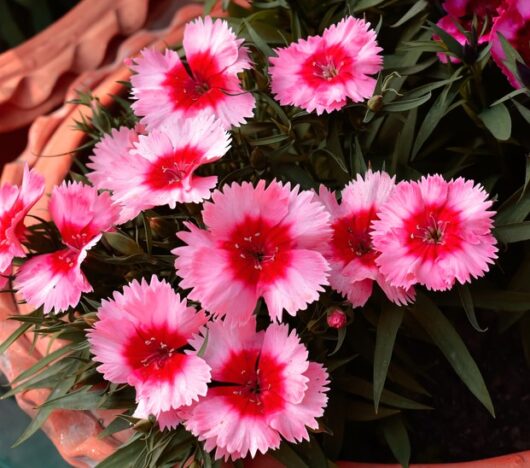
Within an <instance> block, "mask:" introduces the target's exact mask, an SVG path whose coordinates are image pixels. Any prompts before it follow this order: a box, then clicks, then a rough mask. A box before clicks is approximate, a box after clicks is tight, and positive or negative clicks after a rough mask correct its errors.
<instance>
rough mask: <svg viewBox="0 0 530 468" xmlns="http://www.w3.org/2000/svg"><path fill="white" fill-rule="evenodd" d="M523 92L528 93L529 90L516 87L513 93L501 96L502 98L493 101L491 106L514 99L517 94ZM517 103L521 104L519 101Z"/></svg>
mask: <svg viewBox="0 0 530 468" xmlns="http://www.w3.org/2000/svg"><path fill="white" fill-rule="evenodd" d="M523 93H524V94H527V95H528V90H527V89H526V88H520V89H516V90H514V91H512V92H511V93H508V94H506V95H505V96H503V97H501V98H500V99H497V100H496V101H495V102H493V103H491V104H490V107H494V106H496V105H497V104H500V103H501V102H505V101H507V100H508V99H512V98H514V97H515V96H519V94H523ZM513 102H514V104H515V103H516V102H517V101H515V100H514V101H513ZM517 104H519V103H517Z"/></svg>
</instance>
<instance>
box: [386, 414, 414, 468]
mask: <svg viewBox="0 0 530 468" xmlns="http://www.w3.org/2000/svg"><path fill="white" fill-rule="evenodd" d="M381 425H382V429H383V436H384V438H385V440H386V443H387V444H388V446H389V447H390V450H391V451H392V453H393V455H394V457H396V460H397V461H398V462H399V463H400V464H401V466H402V467H404V468H408V466H409V462H410V440H409V435H408V433H407V429H406V427H405V424H403V419H402V418H401V416H400V415H397V416H392V417H390V418H387V419H385V420H384V421H382V423H381Z"/></svg>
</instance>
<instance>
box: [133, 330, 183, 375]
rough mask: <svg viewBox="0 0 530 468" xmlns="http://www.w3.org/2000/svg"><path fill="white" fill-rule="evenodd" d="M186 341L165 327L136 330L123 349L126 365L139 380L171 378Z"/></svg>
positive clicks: (180, 363) (180, 358) (180, 359)
mask: <svg viewBox="0 0 530 468" xmlns="http://www.w3.org/2000/svg"><path fill="white" fill-rule="evenodd" d="M186 344H187V341H186V339H185V338H184V337H182V336H181V335H180V334H179V333H177V332H175V331H169V330H168V329H167V328H166V327H159V328H155V327H152V328H149V329H137V330H136V334H134V335H133V336H131V337H130V338H129V341H128V343H127V344H126V346H125V349H124V355H125V358H126V360H127V362H128V364H129V365H130V366H131V367H132V368H133V369H134V371H135V373H136V374H137V375H138V376H139V377H141V378H142V379H145V380H147V379H157V380H172V378H173V376H174V375H175V373H176V372H178V371H179V370H180V369H181V367H182V363H183V360H184V358H185V355H184V354H182V352H181V351H182V348H183V347H184V346H186Z"/></svg>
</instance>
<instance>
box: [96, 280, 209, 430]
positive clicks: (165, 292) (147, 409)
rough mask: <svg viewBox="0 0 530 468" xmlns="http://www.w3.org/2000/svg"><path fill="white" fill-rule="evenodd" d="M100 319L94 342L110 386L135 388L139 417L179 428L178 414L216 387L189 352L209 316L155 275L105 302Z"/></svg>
mask: <svg viewBox="0 0 530 468" xmlns="http://www.w3.org/2000/svg"><path fill="white" fill-rule="evenodd" d="M97 315H98V321H97V322H96V323H95V325H94V328H93V329H92V330H90V331H89V333H88V341H89V342H90V346H91V351H92V353H93V354H94V359H95V360H96V361H97V362H100V363H101V364H100V365H99V366H98V370H99V371H100V372H101V373H102V374H103V375H104V377H105V379H106V380H108V381H110V382H114V383H119V384H122V383H126V384H129V385H131V386H133V387H135V389H136V399H137V401H138V408H137V410H136V416H138V417H147V416H148V415H154V416H155V417H160V415H163V416H162V419H163V421H166V420H165V419H164V417H166V416H169V419H167V427H171V426H174V425H176V424H178V421H179V419H180V418H179V417H178V416H177V414H178V413H174V411H173V410H177V409H178V408H180V407H182V406H187V405H190V404H191V403H193V401H196V400H197V399H198V398H199V397H200V396H204V395H206V392H207V390H208V382H210V366H209V365H208V364H207V363H206V362H205V361H204V360H203V359H202V358H200V357H199V356H197V354H196V353H193V352H189V351H185V350H184V348H186V347H187V346H188V345H189V344H190V342H191V340H192V337H193V336H194V335H195V334H197V333H198V332H199V329H200V328H201V327H202V326H203V325H204V324H205V322H206V320H207V318H206V315H205V314H204V312H202V311H201V312H197V311H196V310H195V309H194V308H193V307H188V306H187V305H186V302H185V300H181V298H180V296H179V295H178V294H176V293H175V291H174V290H173V288H171V286H170V284H169V283H167V282H166V281H163V280H162V281H161V280H159V279H158V278H157V277H156V276H154V275H153V277H152V278H151V280H150V282H149V283H148V282H147V281H146V280H145V279H144V280H142V281H141V282H138V281H136V280H135V281H132V282H131V283H129V284H128V285H127V286H125V287H124V288H123V293H120V292H115V293H114V295H113V297H112V299H109V300H104V301H102V303H101V307H100V308H99V310H98V313H97ZM164 424H165V423H164Z"/></svg>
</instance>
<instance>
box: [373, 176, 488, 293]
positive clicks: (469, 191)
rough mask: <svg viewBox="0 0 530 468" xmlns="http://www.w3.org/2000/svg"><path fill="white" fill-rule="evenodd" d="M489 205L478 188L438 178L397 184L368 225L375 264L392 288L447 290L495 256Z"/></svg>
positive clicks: (478, 271) (479, 271)
mask: <svg viewBox="0 0 530 468" xmlns="http://www.w3.org/2000/svg"><path fill="white" fill-rule="evenodd" d="M491 204H492V203H491V201H488V200H487V194H486V193H485V191H484V189H483V188H482V187H480V186H478V185H477V186H474V184H473V182H472V181H467V180H464V179H462V178H458V179H456V180H451V181H449V182H446V181H445V180H444V179H443V178H442V177H441V176H438V175H434V176H428V177H423V178H422V179H421V180H420V181H418V182H401V183H400V184H398V186H397V187H396V189H395V190H394V192H393V194H392V195H391V196H390V198H389V199H388V201H387V203H386V204H385V205H384V206H383V207H382V208H381V211H380V213H379V220H376V221H374V222H373V227H374V231H373V232H372V239H373V245H374V247H375V249H376V250H378V251H379V252H380V255H379V256H378V257H377V258H376V263H377V264H378V265H379V268H380V270H381V271H382V272H383V274H385V276H386V277H387V279H388V281H389V283H390V284H391V285H393V286H400V287H410V286H412V285H413V284H415V283H420V284H423V285H425V286H426V287H427V288H428V289H432V290H438V291H440V290H446V289H450V288H451V287H453V285H454V283H455V281H458V282H459V283H461V284H463V283H466V282H469V281H470V280H471V278H472V277H473V278H476V277H479V276H482V275H483V274H484V273H485V272H486V271H487V270H488V269H489V264H490V263H493V260H494V259H495V258H496V252H497V248H496V246H495V244H496V241H495V238H494V237H493V235H492V227H493V222H492V217H493V214H494V212H493V211H490V210H488V208H490V207H491Z"/></svg>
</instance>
